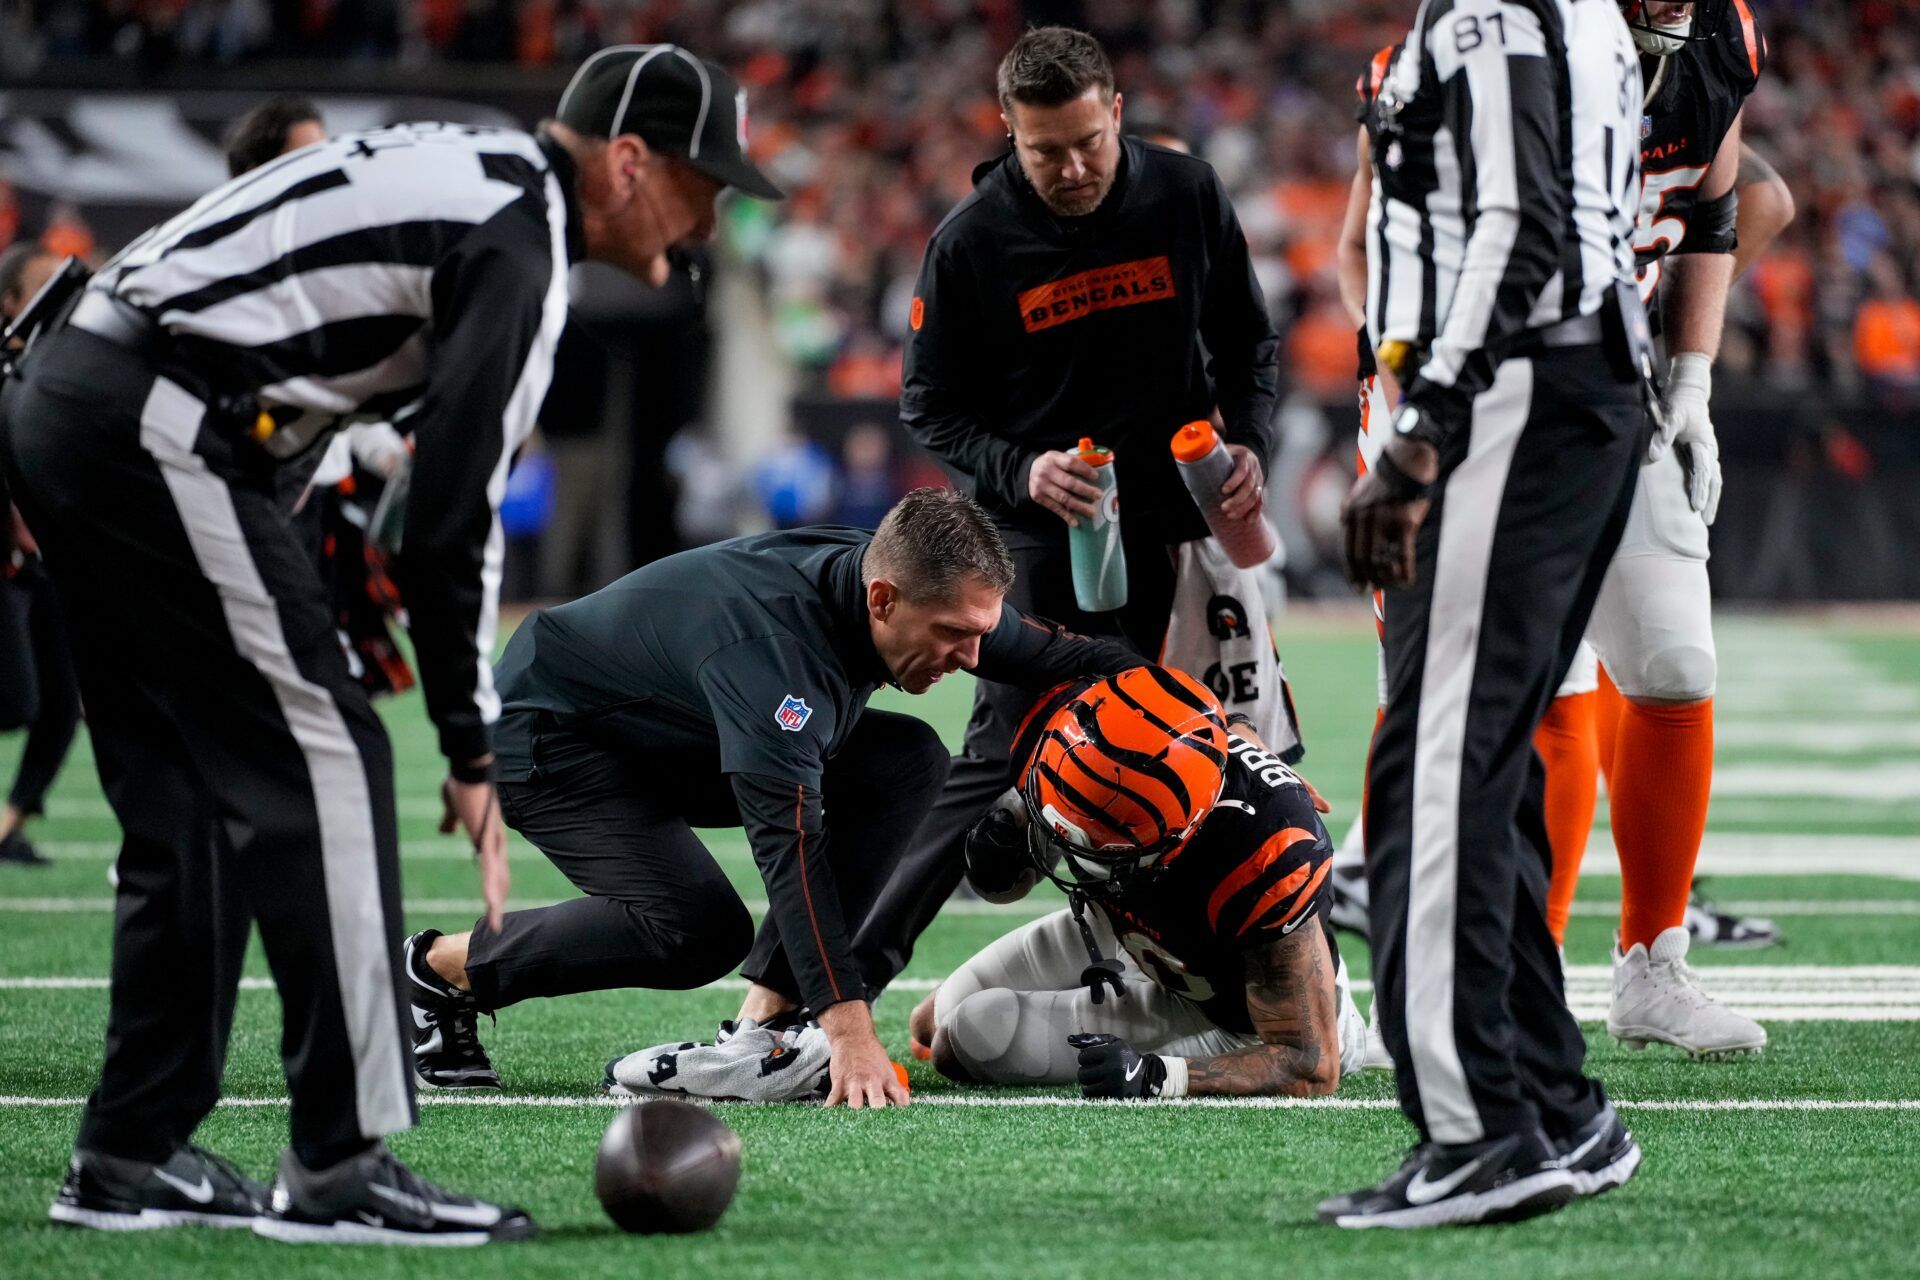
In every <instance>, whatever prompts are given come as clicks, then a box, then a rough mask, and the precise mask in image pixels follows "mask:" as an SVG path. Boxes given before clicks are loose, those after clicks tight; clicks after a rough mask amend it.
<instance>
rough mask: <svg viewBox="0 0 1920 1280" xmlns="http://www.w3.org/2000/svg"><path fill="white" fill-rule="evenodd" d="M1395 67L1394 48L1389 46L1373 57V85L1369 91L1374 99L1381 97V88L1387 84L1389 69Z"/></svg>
mask: <svg viewBox="0 0 1920 1280" xmlns="http://www.w3.org/2000/svg"><path fill="white" fill-rule="evenodd" d="M1392 65H1393V46H1392V45H1388V46H1387V47H1386V48H1384V49H1382V50H1381V51H1380V52H1378V53H1376V54H1374V55H1373V72H1372V83H1371V85H1370V86H1369V91H1370V93H1371V95H1372V96H1373V97H1376V98H1377V97H1379V96H1380V86H1381V85H1382V84H1384V83H1385V82H1386V79H1387V68H1389V67H1391V66H1392Z"/></svg>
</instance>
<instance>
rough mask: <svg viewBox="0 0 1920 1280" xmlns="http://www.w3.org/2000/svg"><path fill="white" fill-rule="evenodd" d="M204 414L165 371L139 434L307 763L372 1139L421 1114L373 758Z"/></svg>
mask: <svg viewBox="0 0 1920 1280" xmlns="http://www.w3.org/2000/svg"><path fill="white" fill-rule="evenodd" d="M205 416H206V406H205V405H204V404H203V403H202V402H201V401H200V400H199V399H198V398H196V397H195V396H193V395H192V394H190V393H189V392H187V391H186V390H184V389H183V388H181V387H180V386H179V385H178V384H176V383H173V382H171V381H169V380H167V379H166V378H164V377H160V378H156V379H155V380H154V384H153V391H152V393H151V395H150V396H149V397H148V399H147V403H146V406H145V409H144V410H143V412H142V414H141V418H140V443H141V446H142V447H143V448H144V449H146V451H147V452H148V454H150V455H151V456H152V457H153V460H154V462H155V463H156V464H158V466H159V468H160V474H161V475H162V477H164V478H165V480H166V484H167V490H168V492H169V493H171V494H172V495H173V500H174V506H175V507H176V509H177V510H178V512H179V516H180V522H181V525H182V526H183V527H184V528H185V530H186V534H187V539H188V541H189V542H190V543H191V545H192V547H193V554H194V557H195V559H196V560H197V561H198V562H199V565H200V570H201V572H202V573H203V574H204V575H205V576H206V579H207V581H208V582H210V583H211V584H213V586H214V587H215V588H216V589H217V590H218V592H219V595H220V604H221V609H222V611H223V612H224V613H225V615H226V620H227V626H228V629H229V630H230V631H231V632H232V635H233V642H234V646H235V648H236V649H237V650H238V651H239V653H240V656H241V657H243V658H244V659H246V660H247V661H248V662H249V663H251V664H252V665H253V666H254V668H255V669H257V670H258V671H259V672H260V674H261V675H262V676H263V677H264V678H265V679H266V682H267V684H268V685H269V686H270V687H271V688H272V689H273V693H274V697H275V699H276V700H277V701H278V703H279V705H280V711H281V714H282V715H283V716H284V717H285V719H286V722H287V727H288V728H289V729H290V730H291V731H292V734H293V738H294V741H295V742H296V743H297V744H298V746H299V748H300V752H301V755H302V756H303V757H304V758H305V760H306V764H307V773H308V779H309V782H310V785H311V787H312V790H313V797H314V803H315V807H316V811H317V815H318V818H319V828H320V847H321V863H322V867H321V869H322V875H323V878H324V880H325V883H326V896H327V903H326V907H327V921H328V925H329V928H330V931H331V936H332V942H333V958H334V965H335V969H336V974H337V979H338V982H339V989H340V998H341V1004H342V1010H341V1011H342V1014H343V1016H344V1020H345V1023H346V1027H347V1036H348V1039H349V1041H350V1043H351V1047H352V1051H353V1061H354V1072H355V1077H356V1079H355V1102H356V1106H357V1110H358V1114H359V1120H360V1128H361V1132H362V1133H363V1134H364V1135H366V1136H367V1137H379V1136H381V1135H383V1134H387V1133H394V1132H398V1131H400V1130H402V1129H406V1128H408V1127H410V1126H411V1124H412V1112H411V1108H410V1105H409V1098H408V1096H407V1080H408V1073H409V1069H410V1068H409V1066H408V1064H407V1063H406V1061H405V1054H404V1052H403V1049H402V1046H401V1043H400V1034H399V1027H398V1025H397V1024H396V1022H395V1019H394V982H393V972H392V968H391V965H390V963H389V958H388V956H389V946H390V940H389V939H388V937H387V932H386V920H385V916H384V913H383V908H382V903H381V898H380V869H379V860H378V852H377V846H376V843H375V835H374V824H373V809H372V806H373V801H372V797H371V796H370V795H369V793H368V789H367V778H366V772H365V764H364V762H363V761H362V759H361V756H360V751H359V749H358V748H357V747H356V745H355V743H354V740H353V737H352V735H351V734H350V733H349V732H348V729H347V724H346V720H345V718H344V717H343V716H342V715H341V713H340V708H339V707H338V705H336V704H335V702H334V700H333V697H332V695H330V694H329V693H328V692H327V690H326V689H324V688H322V687H321V686H319V685H317V684H314V683H313V682H312V681H310V680H308V679H306V678H305V677H304V676H303V675H301V673H300V670H299V667H298V666H297V665H296V663H295V662H294V658H293V654H292V651H291V649H290V648H289V646H288V644H287V638H286V634H285V631H284V630H283V628H282V626H281V621H280V613H279V609H278V607H277V605H276V603H275V601H274V598H273V596H272V595H271V594H270V593H269V592H268V591H267V588H266V585H265V583H264V582H263V581H262V580H261V577H260V572H259V569H258V568H257V567H256V565H255V564H254V560H253V555H252V553H251V551H250V550H249V549H248V546H247V540H246V536H245V534H244V533H243V532H242V530H241V527H240V518H239V515H238V513H237V511H236V510H235V508H234V502H233V497H232V495H231V494H230V493H229V492H228V490H227V486H226V482H225V481H223V480H222V479H220V477H219V476H217V475H215V474H214V473H213V471H212V470H211V469H210V468H209V467H208V466H207V464H206V461H205V460H204V459H203V458H201V457H200V455H199V454H197V453H196V452H194V441H195V439H196V437H197V436H198V434H199V431H200V425H201V421H202V419H203V418H204V417H205Z"/></svg>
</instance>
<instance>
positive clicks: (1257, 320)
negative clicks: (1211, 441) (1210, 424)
mask: <svg viewBox="0 0 1920 1280" xmlns="http://www.w3.org/2000/svg"><path fill="white" fill-rule="evenodd" d="M1213 204H1214V206H1215V207H1214V209H1213V218H1214V227H1213V232H1214V236H1213V247H1212V252H1211V253H1210V254H1209V255H1208V256H1209V264H1208V274H1207V291H1206V295H1205V296H1204V297H1203V298H1202V299H1201V303H1200V336H1201V338H1202V339H1203V340H1205V342H1206V344H1207V374H1208V376H1209V377H1211V378H1212V380H1213V398H1214V403H1215V404H1217V405H1218V406H1219V408H1220V418H1221V421H1222V422H1224V423H1225V424H1226V437H1227V439H1228V441H1230V442H1231V443H1233V444H1243V445H1245V446H1247V447H1248V448H1249V449H1252V450H1253V452H1254V454H1255V455H1256V456H1257V457H1258V458H1259V459H1260V466H1261V469H1262V470H1265V469H1266V466H1267V460H1268V459H1269V458H1270V457H1271V456H1272V453H1273V411H1274V405H1275V403H1276V402H1277V399H1278V397H1279V387H1280V364H1279V349H1280V339H1279V336H1278V335H1277V334H1275V333H1274V331H1273V320H1272V318H1271V317H1270V316H1268V314H1267V300H1266V298H1265V297H1264V296H1263V295H1262V294H1261V292H1260V282H1259V281H1258V280H1256V279H1255V278H1254V274H1253V255H1252V254H1251V253H1249V252H1248V250H1247V237H1246V234H1245V233H1244V232H1242V231H1241V230H1240V219H1239V218H1238V217H1236V216H1235V215H1234V212H1233V202H1232V201H1231V200H1229V199H1228V198H1227V190H1226V188H1225V187H1223V186H1221V185H1220V178H1219V176H1218V175H1217V174H1216V175H1214V176H1213Z"/></svg>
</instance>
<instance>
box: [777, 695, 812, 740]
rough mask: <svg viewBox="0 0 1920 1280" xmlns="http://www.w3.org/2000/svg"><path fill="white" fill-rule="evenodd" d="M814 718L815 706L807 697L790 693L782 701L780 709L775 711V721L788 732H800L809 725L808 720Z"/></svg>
mask: <svg viewBox="0 0 1920 1280" xmlns="http://www.w3.org/2000/svg"><path fill="white" fill-rule="evenodd" d="M812 718H813V708H812V707H810V706H808V705H807V702H806V699H804V698H796V697H794V696H793V695H792V694H788V695H787V696H786V697H785V698H783V699H781V701H780V709H779V710H778V711H776V712H774V713H773V722H774V723H775V724H777V725H779V726H780V727H781V728H782V729H785V730H786V731H787V732H788V733H798V732H800V731H801V730H802V729H804V728H806V727H807V721H808V720H811V719H812Z"/></svg>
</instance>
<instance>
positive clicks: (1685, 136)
mask: <svg viewBox="0 0 1920 1280" xmlns="http://www.w3.org/2000/svg"><path fill="white" fill-rule="evenodd" d="M1766 64H1767V40H1766V37H1765V36H1764V35H1763V34H1762V33H1761V32H1760V29H1759V27H1758V25H1757V24H1756V23H1755V22H1754V18H1753V10H1752V9H1751V8H1750V7H1749V6H1748V4H1747V0H1732V3H1731V4H1730V5H1729V6H1728V9H1727V15H1726V18H1725V20H1724V21H1722V22H1721V24H1720V29H1719V31H1718V32H1717V33H1716V34H1715V35H1714V37H1713V39H1711V40H1695V41H1690V42H1689V43H1688V44H1686V45H1685V46H1684V47H1683V48H1682V49H1681V50H1680V52H1678V53H1675V54H1672V55H1670V56H1668V57H1665V58H1657V59H1656V58H1647V59H1643V61H1642V67H1641V71H1642V74H1643V75H1644V76H1645V78H1646V83H1647V86H1648V89H1649V97H1648V99H1647V108H1646V111H1647V114H1646V116H1645V118H1644V119H1643V120H1642V121H1641V122H1640V167H1641V170H1642V172H1643V179H1644V184H1645V185H1644V186H1643V187H1642V188H1641V203H1640V216H1639V221H1638V223H1637V224H1636V225H1635V227H1634V236H1633V251H1634V256H1635V257H1636V258H1637V259H1638V260H1639V266H1640V293H1641V296H1642V297H1644V298H1647V299H1649V300H1651V299H1652V297H1653V295H1654V292H1655V291H1656V290H1657V289H1658V288H1659V286H1660V259H1661V258H1663V257H1665V256H1666V255H1667V254H1669V253H1673V252H1675V251H1676V250H1680V249H1681V245H1682V243H1683V242H1684V241H1685V240H1686V237H1687V227H1688V223H1689V221H1690V220H1691V218H1692V216H1693V211H1694V207H1695V206H1696V205H1697V204H1698V203H1699V199H1700V187H1701V184H1702V183H1703V182H1705V181H1706V177H1707V170H1708V169H1710V168H1712V167H1713V160H1714V157H1715V156H1717V155H1719V154H1720V147H1721V145H1722V144H1723V143H1724V142H1725V141H1726V138H1727V131H1728V130H1730V129H1732V128H1733V122H1734V121H1735V120H1736V119H1738V118H1739V116H1740V109H1741V107H1743V106H1744V105H1745V104H1746V101H1747V96H1748V95H1749V94H1751V93H1752V92H1753V89H1754V86H1755V85H1757V84H1758V83H1759V82H1760V72H1761V70H1762V69H1764V68H1765V66H1766Z"/></svg>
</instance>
